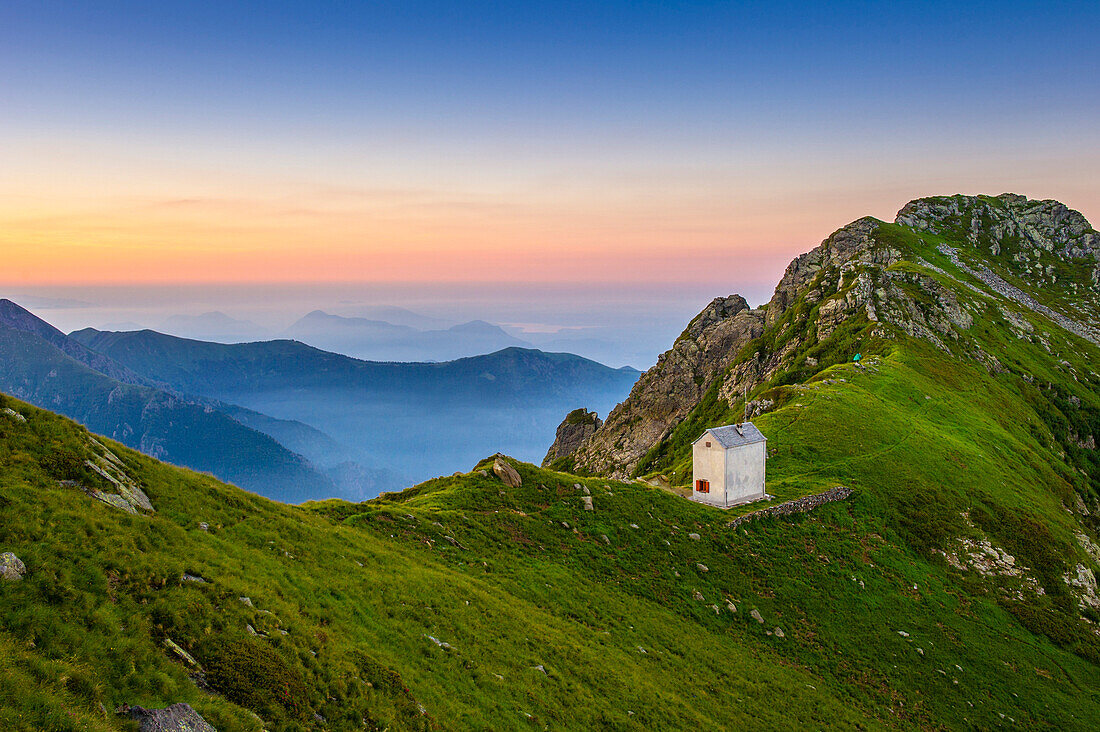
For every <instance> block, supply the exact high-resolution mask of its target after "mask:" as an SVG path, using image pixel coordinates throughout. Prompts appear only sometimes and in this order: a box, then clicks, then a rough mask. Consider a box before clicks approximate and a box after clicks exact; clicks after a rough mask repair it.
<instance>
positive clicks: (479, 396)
mask: <svg viewBox="0 0 1100 732" xmlns="http://www.w3.org/2000/svg"><path fill="white" fill-rule="evenodd" d="M218 320H220V319H218ZM494 328H495V327H494V326H490V325H488V324H484V323H472V324H466V325H464V326H459V327H456V328H454V329H451V330H450V331H445V332H449V333H452V334H453V335H454V337H458V336H460V335H462V334H464V333H470V334H472V335H471V337H472V338H473V339H474V340H475V341H476V339H477V336H478V334H481V333H484V332H486V331H491V330H493V329H494ZM497 330H499V329H497ZM637 376H638V372H636V371H634V370H632V369H612V368H609V367H606V366H603V365H601V364H599V363H596V362H594V361H590V360H588V359H584V358H581V357H579V356H574V355H571V354H555V353H543V352H541V351H536V350H530V349H520V348H507V349H502V350H499V351H497V352H495V353H491V354H488V355H482V356H476V357H471V358H465V359H459V360H455V361H449V362H445V363H438V364H432V363H379V362H370V361H360V360H357V359H354V358H350V357H348V356H344V355H340V354H336V353H329V352H326V351H322V350H319V349H317V348H314V347H312V346H308V345H305V344H303V343H299V342H296V341H289V340H283V341H267V342H257V343H246V344H238V345H231V344H221V343H212V342H207V341H196V340H188V339H184V338H179V337H175V336H169V335H165V334H162V333H158V332H156V331H150V330H144V331H135V332H103V331H98V330H94V329H86V330H82V331H78V332H76V333H73V334H71V335H65V334H64V333H62V332H61V331H59V330H57V329H56V328H54V327H53V326H51V325H49V324H48V323H46V322H45V321H43V320H41V319H40V318H38V317H36V316H35V315H33V314H32V313H30V312H29V311H27V310H25V309H24V308H22V307H20V306H19V305H17V304H15V303H13V302H11V301H9V300H0V391H5V392H8V393H10V394H12V395H14V396H17V397H19V398H20V399H25V400H27V401H29V402H32V403H34V404H38V405H41V406H43V407H47V408H49V409H53V410H56V411H58V412H61V413H63V414H65V415H67V416H69V417H72V418H73V419H76V420H77V421H79V422H81V423H83V424H84V425H86V426H87V427H88V428H89V429H92V430H94V431H96V432H98V433H100V434H104V435H107V436H109V437H112V438H113V439H116V440H118V441H120V442H123V443H124V444H126V445H129V446H131V447H134V448H136V449H139V450H141V451H143V452H145V453H147V454H150V455H152V456H154V457H157V458H159V459H162V460H166V461H169V462H173V463H177V464H179V465H184V466H186V467H190V468H193V469H195V470H200V471H204V472H209V473H212V474H214V475H215V476H217V477H219V478H221V479H223V480H227V481H230V482H233V483H236V484H237V485H240V486H241V487H243V488H247V489H249V490H253V491H256V492H258V493H261V494H263V495H266V496H268V497H271V498H275V499H277V500H282V501H288V502H297V501H303V500H307V499H310V498H324V497H328V496H334V495H338V496H341V497H344V498H348V499H352V500H361V499H364V498H369V497H372V496H375V495H378V494H379V493H380V492H383V491H388V490H396V489H399V488H401V487H403V486H406V485H409V484H410V483H412V482H415V481H416V480H420V479H423V478H427V477H430V476H432V475H434V474H439V473H446V472H452V471H453V470H454V469H455V466H462V465H466V464H469V462H470V461H471V460H477V459H478V458H480V457H483V456H484V454H485V453H487V452H492V451H494V450H495V449H498V448H505V449H508V450H509V451H510V452H513V453H514V454H517V455H523V456H537V453H539V452H541V450H542V449H543V447H544V445H545V444H546V442H547V441H548V440H549V439H550V438H551V437H552V428H553V423H554V417H555V416H556V415H557V414H560V413H561V411H562V410H566V411H568V409H574V408H577V407H579V406H584V407H587V408H590V409H597V410H601V411H603V412H605V413H606V412H607V411H609V410H610V409H611V408H612V407H613V406H614V405H615V404H616V403H617V402H618V401H619V400H620V399H622V398H623V397H624V396H625V395H626V394H627V393H628V392H629V390H630V387H631V385H632V384H633V383H634V380H635V379H636V378H637ZM443 433H446V434H448V435H449V436H448V438H447V439H446V440H438V439H436V438H435V437H434V435H438V434H443ZM429 443H430V444H429Z"/></svg>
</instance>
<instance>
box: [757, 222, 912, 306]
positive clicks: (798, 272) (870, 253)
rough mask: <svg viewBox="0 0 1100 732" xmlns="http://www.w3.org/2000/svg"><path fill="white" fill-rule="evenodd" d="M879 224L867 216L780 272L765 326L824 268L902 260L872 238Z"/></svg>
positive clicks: (792, 301)
mask: <svg viewBox="0 0 1100 732" xmlns="http://www.w3.org/2000/svg"><path fill="white" fill-rule="evenodd" d="M881 224H882V222H881V221H878V220H877V219H873V218H871V217H869V216H868V217H865V218H862V219H859V220H857V221H853V222H852V223H850V224H848V225H847V226H845V227H843V228H842V229H838V230H837V231H835V232H833V234H832V235H831V236H830V237H829V238H828V239H826V240H825V241H823V242H821V244H819V245H818V246H817V247H816V248H815V249H812V250H811V251H808V252H806V253H805V254H803V255H801V256H799V257H796V258H795V259H794V261H792V262H791V263H790V264H789V265H787V271H786V272H784V273H783V278H782V279H781V280H780V281H779V284H778V285H777V286H776V288H775V293H774V294H773V295H772V299H771V302H769V303H768V315H767V323H768V325H773V324H775V323H777V322H779V319H780V318H781V317H782V316H783V313H784V312H786V310H787V308H788V307H790V306H791V305H792V304H793V303H794V301H795V300H797V299H798V297H799V296H800V295H801V294H802V293H803V291H805V290H806V289H807V286H808V285H810V284H811V282H813V281H814V280H815V279H816V278H817V276H818V274H819V273H820V272H821V271H822V270H823V269H825V268H827V267H840V266H841V265H844V264H847V263H852V264H858V263H863V264H877V265H880V266H884V267H885V266H889V265H891V264H894V263H895V262H897V261H898V260H899V259H900V258H901V255H900V253H899V252H897V251H896V250H894V249H892V248H891V247H888V246H884V245H882V244H881V243H879V242H878V240H877V239H875V232H876V231H878V228H879V226H880V225H881ZM809 297H810V299H811V300H813V301H815V302H816V301H818V300H820V299H821V298H820V296H818V297H817V298H814V293H813V292H812V291H811V292H810V293H809Z"/></svg>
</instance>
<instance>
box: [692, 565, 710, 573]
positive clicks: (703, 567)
mask: <svg viewBox="0 0 1100 732" xmlns="http://www.w3.org/2000/svg"><path fill="white" fill-rule="evenodd" d="M695 567H696V569H698V570H699V571H700V572H709V571H710V568H709V567H707V565H705V564H696V565H695Z"/></svg>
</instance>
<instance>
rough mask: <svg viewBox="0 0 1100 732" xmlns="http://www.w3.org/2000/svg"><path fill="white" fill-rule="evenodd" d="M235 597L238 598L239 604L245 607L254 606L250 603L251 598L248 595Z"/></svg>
mask: <svg viewBox="0 0 1100 732" xmlns="http://www.w3.org/2000/svg"><path fill="white" fill-rule="evenodd" d="M237 599H238V600H240V602H241V604H242V605H244V606H245V607H256V606H255V605H253V604H252V598H250V597H238V598H237Z"/></svg>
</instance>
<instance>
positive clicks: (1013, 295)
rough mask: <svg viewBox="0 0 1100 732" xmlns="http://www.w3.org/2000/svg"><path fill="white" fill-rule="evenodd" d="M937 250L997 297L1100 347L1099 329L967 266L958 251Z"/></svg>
mask: <svg viewBox="0 0 1100 732" xmlns="http://www.w3.org/2000/svg"><path fill="white" fill-rule="evenodd" d="M939 250H940V252H942V253H943V254H945V255H947V256H948V257H949V258H950V259H951V261H952V263H953V264H954V265H955V266H956V267H958V268H959V269H961V270H962V271H964V272H966V273H967V274H969V275H971V276H973V277H976V278H977V279H979V280H981V281H982V282H984V283H985V284H987V285H989V288H990V289H991V290H993V292H995V293H997V294H998V295H1001V296H1002V297H1006V298H1008V299H1009V300H1013V301H1015V302H1017V303H1019V304H1020V305H1023V306H1024V307H1026V308H1027V309H1029V310H1031V311H1033V312H1036V313H1039V314H1041V315H1045V316H1046V317H1048V318H1050V319H1051V320H1052V321H1054V322H1055V323H1057V324H1058V325H1059V326H1061V327H1062V328H1064V329H1065V330H1068V331H1069V332H1070V333H1073V334H1074V335H1076V336H1079V337H1081V338H1084V339H1085V340H1087V341H1089V342H1090V343H1094V344H1096V345H1098V346H1100V328H1096V327H1094V326H1092V325H1088V324H1085V323H1081V322H1078V321H1076V320H1074V319H1073V318H1070V317H1069V316H1067V315H1064V314H1063V313H1060V312H1058V311H1057V310H1055V309H1053V308H1051V307H1050V306H1048V305H1043V304H1042V303H1040V302H1039V301H1037V300H1036V299H1035V298H1034V297H1032V296H1031V295H1029V294H1027V293H1026V292H1024V291H1023V290H1021V289H1020V288H1018V287H1015V286H1014V285H1010V284H1009V283H1007V282H1005V280H1004V279H1003V278H1002V277H1000V276H998V275H997V274H996V273H995V272H993V270H991V269H989V268H988V267H971V266H969V265H967V264H966V263H964V262H962V261H961V260H960V259H959V254H958V251H957V250H956V249H953V248H952V247H949V246H947V245H941V246H940V247H939Z"/></svg>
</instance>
